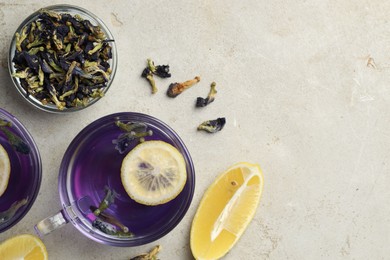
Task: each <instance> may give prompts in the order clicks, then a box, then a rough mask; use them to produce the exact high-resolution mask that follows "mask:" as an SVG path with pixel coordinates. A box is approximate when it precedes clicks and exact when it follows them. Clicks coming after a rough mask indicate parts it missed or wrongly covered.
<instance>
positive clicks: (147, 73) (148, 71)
mask: <svg viewBox="0 0 390 260" xmlns="http://www.w3.org/2000/svg"><path fill="white" fill-rule="evenodd" d="M147 62H148V66H147V67H146V68H145V69H144V70H143V71H142V74H141V76H142V77H144V78H146V79H147V80H148V81H149V83H150V85H151V87H152V94H154V93H156V92H157V91H158V89H157V87H156V82H155V80H154V78H153V75H156V76H158V77H160V78H169V77H170V76H171V74H170V72H169V65H157V66H156V65H154V61H152V60H151V59H148V60H147Z"/></svg>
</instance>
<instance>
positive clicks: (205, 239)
mask: <svg viewBox="0 0 390 260" xmlns="http://www.w3.org/2000/svg"><path fill="white" fill-rule="evenodd" d="M262 190H263V174H262V172H261V169H260V167H259V165H257V164H250V163H244V162H243V163H238V164H235V165H233V166H231V167H230V168H229V169H227V170H226V171H225V172H224V173H223V174H222V175H220V176H219V177H218V178H217V179H216V180H215V181H214V183H213V184H211V186H210V187H209V188H208V189H207V191H206V193H205V194H204V195H203V198H202V200H201V202H200V204H199V207H198V209H197V212H196V214H195V216H194V220H193V222H192V226H191V241H190V243H191V250H192V254H193V255H194V257H195V258H196V259H218V258H220V257H222V256H224V255H225V254H226V253H227V252H228V251H229V250H230V249H231V248H232V247H233V245H234V244H235V243H236V242H237V240H238V239H239V238H240V236H241V235H242V233H243V232H244V231H245V229H246V227H247V226H248V224H249V222H250V221H251V220H252V218H253V216H254V214H255V212H256V208H257V206H258V204H259V201H260V196H261V193H262Z"/></svg>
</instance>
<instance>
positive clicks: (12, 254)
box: [0, 234, 48, 260]
mask: <svg viewBox="0 0 390 260" xmlns="http://www.w3.org/2000/svg"><path fill="white" fill-rule="evenodd" d="M0 259H1V260H14V259H25V260H46V259H48V256H47V251H46V247H45V245H44V244H43V243H42V241H41V240H40V239H39V238H38V237H36V236H33V235H28V234H25V235H19V236H15V237H12V238H10V239H7V240H6V241H4V242H3V243H2V244H0Z"/></svg>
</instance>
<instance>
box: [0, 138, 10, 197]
mask: <svg viewBox="0 0 390 260" xmlns="http://www.w3.org/2000/svg"><path fill="white" fill-rule="evenodd" d="M10 174H11V162H10V160H9V157H8V153H7V151H6V150H5V149H4V147H3V146H2V145H1V144H0V197H1V196H2V195H3V194H4V192H5V190H6V189H7V186H8V181H9V176H10Z"/></svg>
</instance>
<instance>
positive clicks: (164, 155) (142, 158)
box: [121, 141, 187, 205]
mask: <svg viewBox="0 0 390 260" xmlns="http://www.w3.org/2000/svg"><path fill="white" fill-rule="evenodd" d="M121 180H122V184H123V186H124V188H125V190H126V192H127V194H128V195H129V196H130V197H131V198H132V199H133V200H135V201H137V202H138V203H141V204H145V205H159V204H163V203H166V202H168V201H170V200H172V199H174V198H176V196H177V195H179V193H180V192H181V191H182V190H183V187H184V185H185V183H186V181H187V171H186V163H185V160H184V157H183V155H182V154H181V153H180V152H179V151H178V150H177V149H176V148H175V147H174V146H172V145H170V144H168V143H166V142H163V141H146V142H143V143H140V144H139V145H137V146H136V147H135V148H134V149H133V150H131V151H130V152H129V153H128V154H127V155H126V157H125V158H124V159H123V162H122V167H121Z"/></svg>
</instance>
